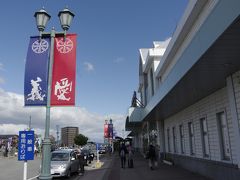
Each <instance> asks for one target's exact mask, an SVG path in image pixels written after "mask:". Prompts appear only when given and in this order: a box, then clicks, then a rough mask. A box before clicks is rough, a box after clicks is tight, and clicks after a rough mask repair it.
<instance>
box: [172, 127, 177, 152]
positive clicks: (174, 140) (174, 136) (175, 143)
mask: <svg viewBox="0 0 240 180" xmlns="http://www.w3.org/2000/svg"><path fill="white" fill-rule="evenodd" d="M172 134H173V151H174V152H175V153H176V152H177V142H176V141H177V139H176V132H175V127H173V128H172Z"/></svg>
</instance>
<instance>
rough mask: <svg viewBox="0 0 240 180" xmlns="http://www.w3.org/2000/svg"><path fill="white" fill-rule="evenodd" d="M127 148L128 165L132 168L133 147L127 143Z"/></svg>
mask: <svg viewBox="0 0 240 180" xmlns="http://www.w3.org/2000/svg"><path fill="white" fill-rule="evenodd" d="M127 150H128V167H129V168H133V149H132V146H131V145H129V146H128V147H127Z"/></svg>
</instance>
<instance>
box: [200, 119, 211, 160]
mask: <svg viewBox="0 0 240 180" xmlns="http://www.w3.org/2000/svg"><path fill="white" fill-rule="evenodd" d="M200 128H201V137H202V149H203V156H204V157H209V143H208V130H207V119H206V118H205V117H204V118H201V119H200Z"/></svg>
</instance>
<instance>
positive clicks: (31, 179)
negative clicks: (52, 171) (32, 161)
mask: <svg viewBox="0 0 240 180" xmlns="http://www.w3.org/2000/svg"><path fill="white" fill-rule="evenodd" d="M38 176H39V175H37V176H35V177H32V178H30V179H27V180H33V179H37V177H38Z"/></svg>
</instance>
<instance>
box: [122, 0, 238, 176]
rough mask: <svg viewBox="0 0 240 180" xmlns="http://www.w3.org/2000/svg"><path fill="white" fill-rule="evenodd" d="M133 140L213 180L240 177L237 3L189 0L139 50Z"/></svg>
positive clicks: (131, 118) (128, 124)
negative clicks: (170, 30)
mask: <svg viewBox="0 0 240 180" xmlns="http://www.w3.org/2000/svg"><path fill="white" fill-rule="evenodd" d="M138 92H139V97H140V98H139V99H140V101H141V103H133V102H132V106H131V107H130V108H129V114H128V117H127V119H126V130H131V131H132V133H131V134H132V135H134V146H135V147H136V148H138V149H139V150H140V151H141V152H143V153H144V152H145V150H146V148H147V147H148V145H149V143H154V144H155V145H156V146H157V147H159V152H160V154H161V158H163V159H164V158H165V159H168V160H171V161H173V162H174V164H177V165H180V166H182V167H184V168H187V169H189V170H192V171H195V172H198V173H200V174H203V175H205V176H208V177H211V178H213V179H216V180H226V179H231V180H232V179H240V128H239V126H240V1H239V0H191V1H189V4H188V6H187V8H186V11H185V13H184V15H183V17H182V19H181V20H180V22H179V24H178V27H177V29H176V31H175V33H174V34H173V37H172V38H171V39H167V40H166V41H163V42H154V46H153V48H150V49H140V61H139V87H138Z"/></svg>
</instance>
